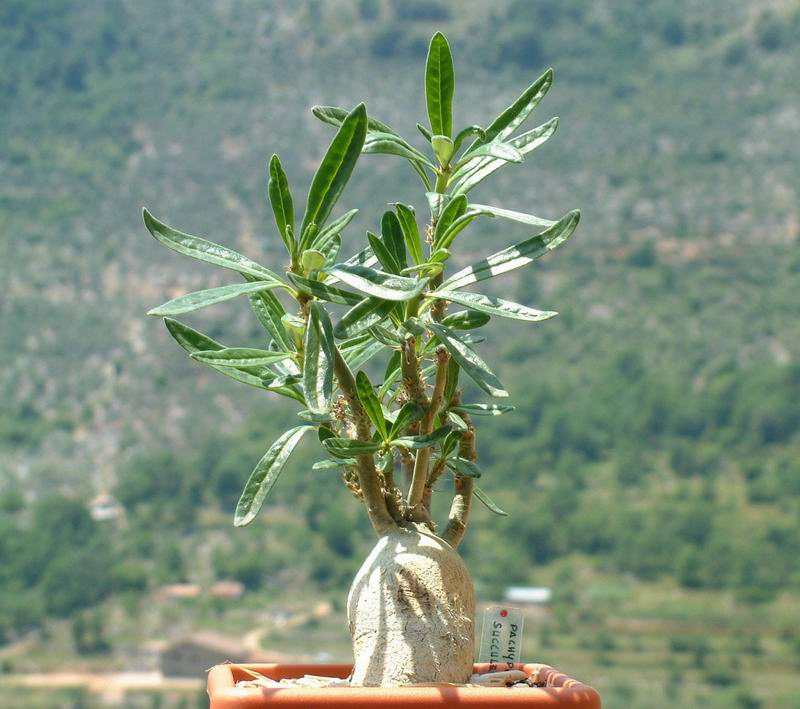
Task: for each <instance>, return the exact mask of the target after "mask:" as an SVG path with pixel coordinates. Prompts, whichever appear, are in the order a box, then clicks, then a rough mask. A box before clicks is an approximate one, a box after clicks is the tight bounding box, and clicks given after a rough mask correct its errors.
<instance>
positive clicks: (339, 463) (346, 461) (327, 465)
mask: <svg viewBox="0 0 800 709" xmlns="http://www.w3.org/2000/svg"><path fill="white" fill-rule="evenodd" d="M357 462H358V461H357V460H356V459H355V458H342V459H341V460H318V461H317V462H316V463H314V465H312V466H311V470H331V469H333V468H342V467H344V466H346V465H355V464H356V463H357Z"/></svg>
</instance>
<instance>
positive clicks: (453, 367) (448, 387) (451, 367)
mask: <svg viewBox="0 0 800 709" xmlns="http://www.w3.org/2000/svg"><path fill="white" fill-rule="evenodd" d="M460 371H461V367H459V366H458V362H456V360H455V359H453V358H452V357H451V358H450V361H449V362H448V363H447V383H446V384H445V385H444V398H443V399H442V400H443V401H444V403H445V405H446V406H449V404H450V401H451V400H452V399H453V394H455V392H456V387H458V375H459V372H460Z"/></svg>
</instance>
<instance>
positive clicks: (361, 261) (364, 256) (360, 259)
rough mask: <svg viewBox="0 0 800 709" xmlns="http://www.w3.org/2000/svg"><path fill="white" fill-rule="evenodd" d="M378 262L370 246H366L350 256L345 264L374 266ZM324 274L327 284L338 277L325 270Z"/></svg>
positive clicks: (335, 280)
mask: <svg viewBox="0 0 800 709" xmlns="http://www.w3.org/2000/svg"><path fill="white" fill-rule="evenodd" d="M376 263H378V257H377V256H376V255H375V254H374V253H373V251H372V248H371V247H370V246H367V248H366V249H363V250H362V251H359V252H358V253H357V254H355V255H354V256H351V257H350V258H349V259H347V261H345V264H347V265H348V266H374V265H375V264H376ZM334 265H335V264H331V265H330V266H328V268H333V266H334ZM325 275H326V276H327V282H328V284H331V283H336V282H337V281H338V280H339V279H338V278H336V276H332V275H329V272H328V271H327V270H326V271H325Z"/></svg>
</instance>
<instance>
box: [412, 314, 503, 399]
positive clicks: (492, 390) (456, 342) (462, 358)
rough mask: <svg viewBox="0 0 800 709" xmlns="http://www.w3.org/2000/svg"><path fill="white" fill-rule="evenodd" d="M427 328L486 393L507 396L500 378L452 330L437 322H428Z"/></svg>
mask: <svg viewBox="0 0 800 709" xmlns="http://www.w3.org/2000/svg"><path fill="white" fill-rule="evenodd" d="M428 328H429V329H430V330H431V331H432V332H433V333H434V334H435V335H436V337H438V338H439V341H440V342H441V343H442V344H443V345H444V346H445V347H446V348H447V350H448V352H450V355H451V356H452V357H453V359H455V360H456V362H458V364H459V366H460V367H461V369H463V370H464V371H465V372H466V373H467V374H468V375H469V376H470V378H471V379H472V380H473V381H474V382H475V383H476V384H477V385H478V386H479V387H480V388H481V389H483V390H484V391H485V392H486V393H487V394H491V395H492V396H496V397H504V396H508V392H507V391H506V390H505V389H504V388H503V385H502V384H501V383H500V380H499V379H498V378H497V377H496V376H495V375H494V373H493V372H492V370H491V369H489V366H488V365H487V364H486V362H484V361H483V360H482V359H481V358H480V357H479V356H478V354H477V353H476V352H475V351H474V350H473V349H472V348H471V347H469V345H467V344H466V343H465V342H464V341H463V340H461V338H459V337H458V336H457V335H456V334H455V333H454V332H453V331H452V330H450V329H449V328H447V327H444V326H442V325H440V324H437V323H428Z"/></svg>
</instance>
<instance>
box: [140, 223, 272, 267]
mask: <svg viewBox="0 0 800 709" xmlns="http://www.w3.org/2000/svg"><path fill="white" fill-rule="evenodd" d="M142 217H143V219H144V224H145V226H146V227H147V230H148V231H149V232H150V233H151V234H152V235H153V237H155V238H156V239H157V240H158V241H160V242H161V243H162V244H164V246H166V247H167V248H170V249H172V250H173V251H177V252H178V253H179V254H184V255H185V256H190V257H191V258H194V259H197V260H198V261H205V262H206V263H212V264H214V265H215V266H222V268H229V269H231V270H232V271H236V272H237V273H242V274H244V273H247V274H250V275H251V276H255V277H256V278H258V279H260V280H275V281H280V279H279V278H278V276H277V275H276V274H274V273H273V272H272V271H270V270H269V269H268V268H264V266H261V265H260V264H257V263H256V262H255V261H252V260H250V259H249V258H247V257H246V256H242V255H241V254H239V253H237V252H236V251H233V250H232V249H229V248H227V247H225V246H220V245H219V244H215V243H213V242H212V241H206V240H205V239H201V238H200V237H197V236H191V235H189V234H184V233H183V232H181V231H178V230H176V229H173V228H172V227H170V226H167V225H166V224H164V223H163V222H160V221H159V220H158V219H156V218H155V217H154V216H153V215H152V214H150V212H148V211H147V210H146V209H144V210H142Z"/></svg>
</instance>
